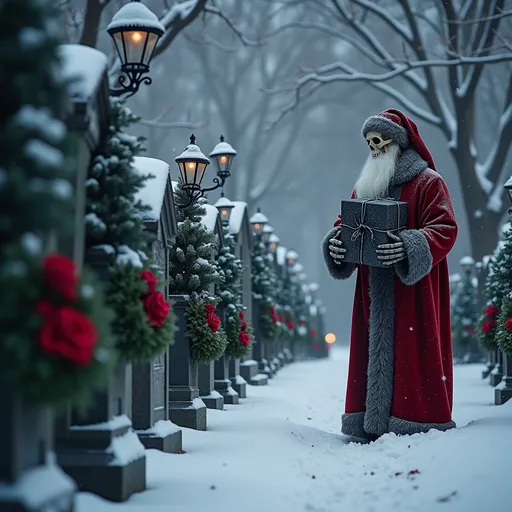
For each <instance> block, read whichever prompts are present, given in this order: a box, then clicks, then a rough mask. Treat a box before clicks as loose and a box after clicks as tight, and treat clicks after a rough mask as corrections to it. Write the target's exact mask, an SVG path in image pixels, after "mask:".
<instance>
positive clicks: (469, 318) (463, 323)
mask: <svg viewBox="0 0 512 512" xmlns="http://www.w3.org/2000/svg"><path fill="white" fill-rule="evenodd" d="M456 290H457V291H456V293H455V296H454V297H453V299H454V300H453V303H452V333H453V345H454V349H455V353H456V354H457V355H459V357H461V358H462V357H464V355H465V353H466V351H467V349H468V348H469V346H470V344H471V339H474V336H476V332H475V331H476V322H477V320H478V311H477V303H478V299H477V287H476V283H475V281H474V279H473V277H472V276H471V274H470V273H465V274H464V276H463V278H462V280H461V281H460V282H459V283H458V286H457V287H456Z"/></svg>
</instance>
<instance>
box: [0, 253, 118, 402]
mask: <svg viewBox="0 0 512 512" xmlns="http://www.w3.org/2000/svg"><path fill="white" fill-rule="evenodd" d="M13 256H14V255H13ZM18 256H19V257H18V259H17V260H14V259H13V258H10V259H12V260H13V261H16V264H17V265H18V266H19V268H23V270H24V271H23V272H22V273H20V272H4V273H2V272H0V283H1V287H2V289H3V290H9V293H8V294H5V293H4V294H1V296H0V325H1V326H2V344H1V347H0V367H1V372H2V374H3V375H4V376H5V378H6V379H7V380H9V381H12V382H13V383H14V385H15V387H16V388H17V389H19V390H20V392H21V394H22V396H24V397H25V398H26V399H27V400H28V401H29V402H31V403H34V404H39V405H50V406H52V407H54V408H56V409H60V408H62V407H64V406H66V405H68V404H71V405H73V406H74V407H76V408H77V409H78V410H79V411H81V410H84V408H86V407H87V406H88V405H89V404H90V400H91V398H92V396H93V393H94V391H95V390H97V389H100V388H101V387H102V386H103V385H104V383H105V382H106V379H107V375H108V372H109V369H110V366H111V365H112V364H113V363H114V359H115V356H114V351H113V350H112V347H111V345H110V343H111V336H110V331H109V323H110V315H109V311H108V309H107V308H105V305H104V303H103V294H102V293H101V292H100V291H99V290H101V286H99V284H98V282H97V281H96V280H95V278H94V276H93V275H92V274H90V273H88V272H85V271H84V272H83V273H82V277H81V279H78V278H77V277H76V269H75V265H74V263H73V261H71V260H70V259H68V258H66V257H64V256H61V255H58V254H49V255H47V256H46V257H45V258H44V259H43V260H42V262H40V261H38V260H37V259H35V258H27V257H25V258H24V257H23V256H20V255H18ZM8 259H9V258H8Z"/></svg>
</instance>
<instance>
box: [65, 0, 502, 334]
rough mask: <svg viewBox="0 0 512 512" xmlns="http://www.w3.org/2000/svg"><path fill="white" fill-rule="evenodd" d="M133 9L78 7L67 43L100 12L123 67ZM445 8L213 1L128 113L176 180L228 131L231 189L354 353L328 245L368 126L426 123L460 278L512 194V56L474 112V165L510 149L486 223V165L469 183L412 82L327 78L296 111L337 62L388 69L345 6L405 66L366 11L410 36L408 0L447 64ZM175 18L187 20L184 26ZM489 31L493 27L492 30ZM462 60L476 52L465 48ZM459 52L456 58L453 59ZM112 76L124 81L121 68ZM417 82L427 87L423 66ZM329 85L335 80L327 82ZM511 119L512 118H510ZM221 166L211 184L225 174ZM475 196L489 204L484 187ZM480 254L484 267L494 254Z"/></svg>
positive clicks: (348, 301)
mask: <svg viewBox="0 0 512 512" xmlns="http://www.w3.org/2000/svg"><path fill="white" fill-rule="evenodd" d="M124 3H125V2H121V1H116V0H110V1H109V0H106V2H105V0H103V1H102V0H89V2H87V1H86V0H70V1H66V2H65V4H66V6H67V12H68V18H67V20H66V30H67V38H68V42H71V43H74V42H80V41H82V42H83V40H81V38H83V36H84V35H83V26H84V23H86V21H87V20H86V17H87V16H91V15H92V14H94V13H92V14H91V12H92V11H91V9H92V8H93V7H95V6H96V7H97V8H98V9H100V8H101V14H100V15H99V18H98V19H99V24H98V27H97V34H96V36H97V37H93V38H92V39H93V40H92V44H91V45H92V46H94V45H95V46H97V47H98V48H99V49H100V50H102V51H104V52H105V53H106V54H107V55H111V58H112V63H113V64H114V61H115V55H114V49H113V46H112V41H111V39H110V36H109V35H108V34H107V33H106V31H105V27H106V25H107V24H108V22H109V21H110V20H111V18H112V16H113V14H114V13H115V12H116V11H117V10H118V9H119V8H120V7H121V6H122V5H123V4H124ZM144 3H145V4H146V5H147V6H148V7H149V8H150V9H151V10H152V11H153V12H154V13H155V14H157V15H158V16H159V17H160V18H162V17H164V16H166V15H169V13H170V12H171V11H172V9H173V8H174V9H175V8H176V6H178V7H179V6H180V5H181V8H182V9H183V10H186V9H191V8H193V7H194V5H193V2H191V0H187V1H184V2H173V1H171V0H168V1H166V0H146V1H145V2H144ZM441 3H442V2H438V1H436V0H426V1H425V0H417V1H416V0H409V1H408V2H402V1H386V0H383V1H375V2H364V1H362V0H358V1H349V2H342V1H339V2H336V1H330V0H324V1H321V0H275V1H273V0H218V1H217V2H205V5H209V6H210V10H207V9H205V10H203V11H202V12H201V13H200V14H199V15H197V16H196V17H195V19H194V20H193V22H191V23H189V24H187V26H185V27H183V29H182V30H181V28H182V27H180V30H181V31H180V32H179V33H178V34H177V36H176V37H175V38H174V39H173V40H172V42H171V43H170V44H168V46H167V47H166V48H165V49H164V50H163V51H161V52H160V53H159V54H158V55H156V56H155V58H154V60H153V62H152V64H151V72H150V76H151V78H152V80H153V84H152V85H150V86H142V88H141V89H140V91H139V92H138V93H137V94H136V95H135V96H134V97H133V98H131V99H129V100H128V106H129V107H130V108H131V109H132V110H133V112H134V113H135V114H137V115H138V116H140V117H141V118H142V121H141V124H140V125H139V126H138V134H140V135H144V136H145V137H147V139H148V141H147V149H148V150H147V153H146V156H150V157H153V158H159V159H162V160H165V161H166V162H168V163H169V164H170V165H171V173H172V176H173V179H175V180H176V179H177V177H178V168H177V166H176V164H175V163H174V158H175V157H176V156H177V155H178V154H179V153H181V151H182V150H183V149H184V147H185V146H186V145H187V144H188V142H189V137H190V134H191V133H194V134H195V135H196V137H197V143H198V145H199V146H200V147H201V149H202V151H203V152H204V153H205V154H208V153H209V152H210V151H211V150H212V149H213V147H214V145H215V144H216V143H217V142H218V140H219V137H220V135H221V134H223V135H224V136H225V138H226V141H227V142H229V143H230V144H231V145H232V146H233V147H234V148H235V149H236V150H237V152H238V155H237V157H236V159H235V161H234V164H233V170H232V176H231V177H230V178H229V180H228V182H227V185H226V187H225V193H226V196H227V197H229V198H230V199H232V200H243V201H246V202H247V203H248V204H249V208H250V211H251V212H254V211H256V209H257V208H258V207H260V208H261V211H262V212H263V213H264V214H265V215H266V216H267V217H268V218H269V220H270V224H271V225H272V226H273V227H274V228H275V232H276V234H277V235H278V236H279V237H280V239H281V243H282V245H284V246H285V247H287V248H289V249H294V250H295V251H297V252H298V253H299V255H300V262H301V263H302V264H303V265H304V267H305V272H306V273H307V274H308V278H309V280H310V281H314V282H317V283H318V284H319V285H320V292H319V296H320V298H321V299H322V300H323V302H324V304H325V306H326V308H327V315H326V328H327V331H332V332H334V333H336V336H337V338H338V342H341V343H347V342H348V339H349V331H350V321H351V312H352V300H353V288H354V279H351V280H349V281H346V282H338V281H334V280H333V279H332V278H330V277H329V275H328V274H327V271H326V270H325V268H324V263H323V259H322V256H321V251H320V243H321V240H322V238H323V236H324V235H325V233H326V232H327V231H328V230H329V229H330V228H331V227H332V224H333V222H334V220H335V219H336V216H337V215H338V213H339V210H340V201H341V200H342V199H344V198H347V197H349V196H350V194H351V192H352V186H353V184H354V182H355V180H356V178H357V175H358V173H359V170H360V168H361V166H362V164H363V163H364V160H365V159H366V157H367V155H368V149H367V145H366V142H365V140H364V139H363V137H362V136H361V127H362V125H363V122H364V121H365V119H366V118H367V117H369V116H370V115H375V114H378V113H379V112H381V111H383V110H385V109H386V108H390V107H395V108H400V109H401V110H404V111H405V112H406V113H407V114H408V115H411V117H412V118H413V120H415V121H416V123H417V124H418V126H419V129H420V132H421V135H422V137H423V139H424V141H425V143H426V145H427V147H428V148H429V149H430V151H431V152H432V154H433V157H434V160H435V163H436V166H437V168H438V171H439V172H440V173H441V175H442V176H443V177H444V179H445V180H446V182H447V184H448V187H449V190H450V192H451V195H452V199H453V203H454V207H455V212H456V216H457V220H458V223H459V228H460V230H459V237H458V240H457V243H456V245H455V247H454V249H453V250H452V252H451V254H450V256H449V264H450V270H451V271H452V272H455V271H458V270H459V265H458V262H459V260H460V258H461V257H463V256H464V255H466V254H469V253H471V252H473V253H475V248H476V246H477V245H478V243H476V242H477V241H478V236H481V237H482V241H483V240H484V238H485V237H486V240H488V242H486V243H485V244H484V245H485V252H486V253H488V252H489V249H488V248H489V247H491V246H493V244H494V245H495V242H496V238H497V233H498V230H499V222H500V221H501V220H502V219H503V214H504V212H505V210H506V207H507V206H508V205H507V204H502V203H500V201H503V196H502V195H501V189H500V188H499V187H501V185H502V184H503V182H504V180H505V179H506V178H508V176H509V175H510V173H511V172H512V171H511V170H510V168H509V163H510V156H509V152H508V148H509V146H510V138H511V137H512V133H511V134H510V136H507V137H503V139H499V137H498V136H497V134H498V132H499V130H500V126H501V128H503V126H502V125H503V122H504V121H506V122H509V121H510V119H508V118H504V117H503V113H504V112H506V111H507V108H508V109H509V110H511V109H512V107H510V102H511V100H512V87H511V85H510V83H511V64H510V62H507V61H506V60H504V61H503V62H497V63H493V64H492V65H485V66H481V67H482V69H481V70H480V69H479V73H480V74H481V76H480V77H479V82H478V86H477V88H476V90H475V94H474V97H472V99H471V101H470V102H469V105H470V108H471V110H472V116H471V124H472V126H471V129H472V130H473V133H474V135H475V136H474V140H473V141H472V145H471V153H472V154H473V156H475V155H476V156H475V158H476V159H477V160H478V161H479V162H480V163H483V162H485V159H486V158H487V156H488V155H489V154H492V151H493V148H494V149H496V148H501V151H502V153H503V152H504V153H505V154H504V157H503V158H502V159H501V160H500V162H499V167H500V169H499V172H498V173H497V175H496V176H495V179H494V186H495V189H496V190H498V196H496V195H494V196H493V198H494V203H492V204H490V209H491V210H493V209H494V210H493V212H492V216H491V217H489V218H490V220H489V222H487V223H485V222H484V221H485V219H486V218H487V217H486V216H485V215H483V216H482V213H481V211H482V207H481V204H480V203H479V204H476V199H475V204H473V203H472V202H471V201H472V199H471V200H466V205H465V204H464V201H463V191H464V188H466V189H467V188H468V187H475V179H474V174H475V169H474V168H472V167H476V164H475V165H473V164H471V165H469V164H468V166H467V167H468V168H467V175H466V174H464V172H465V167H464V165H462V164H461V162H460V160H459V162H458V164H459V165H458V166H457V158H459V157H456V156H454V153H453V150H452V151H450V147H449V144H448V140H447V136H446V131H444V132H443V129H442V128H441V127H436V126H433V125H432V124H429V123H427V122H425V121H424V120H422V119H421V118H418V116H415V115H414V112H411V110H410V109H408V108H405V106H404V104H400V103H399V102H398V101H397V98H396V94H401V95H403V98H405V101H406V102H408V103H409V104H410V105H411V107H412V108H414V107H417V108H419V109H422V111H423V110H424V111H427V112H428V111H429V106H428V104H427V103H426V102H425V99H424V98H423V97H422V96H421V94H418V91H417V90H416V89H415V87H414V84H413V83H412V81H410V80H406V79H404V75H401V76H397V77H396V78H394V79H392V80H390V81H387V82H386V84H387V85H388V86H390V87H391V88H392V89H393V91H394V92H395V97H393V96H392V95H390V93H389V90H388V91H386V90H383V88H381V87H379V86H377V87H375V86H374V85H375V84H374V85H372V84H369V83H366V82H365V81H363V80H357V81H356V80H354V81H332V80H327V81H325V83H320V82H313V83H312V84H311V86H309V87H306V88H305V89H304V90H303V91H302V93H301V99H300V101H299V102H298V105H297V106H293V105H294V103H295V97H296V96H295V90H296V84H297V80H299V79H300V78H301V77H303V76H305V75H307V74H308V73H311V72H313V73H314V72H315V71H317V70H322V69H325V66H328V65H330V64H332V63H335V62H342V63H344V65H345V69H341V71H343V72H344V73H346V69H347V68H346V66H350V68H354V69H357V70H358V71H363V72H365V73H369V74H372V73H382V69H381V68H382V63H381V65H380V66H379V63H378V62H376V60H378V59H380V58H381V57H379V55H378V54H377V53H378V52H374V49H372V48H371V46H370V47H368V44H367V41H366V42H365V41H364V38H361V32H360V31H358V30H357V26H355V25H353V24H352V25H351V22H348V21H347V20H346V19H345V20H344V19H343V17H342V16H340V14H339V12H337V11H336V9H335V5H336V4H338V5H346V9H347V10H346V14H347V13H348V17H351V16H353V18H351V19H352V20H353V23H359V24H360V26H362V27H363V28H365V29H367V30H369V31H370V32H371V34H372V35H373V37H374V38H375V39H376V40H377V41H379V42H380V43H381V44H382V46H383V48H384V50H385V51H386V52H388V53H389V54H390V55H392V56H393V58H396V59H397V62H399V61H400V60H402V61H403V60H405V59H407V60H408V59H411V60H414V55H412V54H411V51H410V50H408V49H407V48H405V46H404V43H403V37H402V36H401V34H400V33H399V32H398V31H397V30H396V29H394V28H393V26H392V25H390V24H389V23H387V22H386V18H385V17H382V16H379V15H378V14H375V12H373V11H371V10H368V9H366V8H365V7H364V6H365V5H366V4H374V5H375V6H376V7H378V8H382V9H386V12H387V13H390V17H391V19H393V20H396V21H397V22H398V24H399V26H406V25H407V21H408V20H407V14H408V12H407V10H404V9H403V8H402V7H403V6H402V7H401V6H400V4H405V5H406V6H408V7H409V8H410V12H409V14H410V15H412V16H413V18H414V20H415V23H416V24H417V27H418V28H419V32H420V36H421V38H422V40H423V42H424V46H425V47H424V48H423V49H424V50H426V51H427V52H428V56H429V58H432V59H434V58H439V57H438V56H441V57H443V58H445V57H446V55H447V51H446V47H447V46H449V43H447V41H446V38H445V37H444V36H443V32H442V25H443V21H442V19H443V18H442V17H443V16H444V14H443V6H440V4H441ZM449 3H450V4H452V6H453V7H454V9H458V11H460V17H461V18H463V17H464V16H466V17H467V18H468V19H469V18H471V16H472V17H473V18H477V17H478V16H479V15H480V14H482V15H483V14H485V13H486V12H487V11H486V9H492V8H494V7H495V6H496V5H498V4H499V5H500V10H499V11H497V12H499V13H503V12H508V11H507V9H509V10H510V8H511V5H512V2H506V1H502V2H499V1H494V0H489V1H487V0H481V1H480V0H475V1H470V2H468V1H466V2H463V1H460V2H459V1H454V2H449ZM491 4H492V6H491ZM87 8H88V9H89V11H87ZM215 9H217V11H215ZM176 12H177V11H176ZM182 14H184V15H187V12H185V11H182V12H181V13H179V15H180V16H181V15H182ZM176 19H177V21H176V23H178V24H179V23H180V19H179V17H178V18H176ZM488 23H490V22H488ZM484 25H485V23H484V21H482V22H481V23H475V22H473V23H471V22H468V23H467V24H465V25H464V24H461V25H458V26H459V28H460V27H463V28H462V29H461V40H462V41H463V42H464V44H466V43H467V44H471V43H472V42H473V43H474V41H475V40H476V38H477V37H479V34H478V30H479V27H480V31H482V30H483V28H485V27H484ZM486 26H487V25H486ZM354 27H355V29H354ZM440 27H441V29H440ZM464 27H466V28H467V30H466V28H464ZM446 28H447V31H448V32H449V29H450V28H451V25H449V24H447V25H446ZM491 29H493V27H489V30H491ZM499 30H500V32H499V34H500V37H499V38H498V37H496V39H494V41H493V50H492V51H489V52H487V54H492V52H494V51H502V52H503V50H504V49H505V51H508V48H509V47H508V41H509V40H510V39H509V34H510V17H508V16H505V15H504V16H503V19H501V20H500V27H499ZM480 37H482V36H480ZM358 41H359V42H360V43H361V44H363V43H366V44H367V46H366V47H367V48H369V50H368V51H367V52H366V53H367V55H366V56H364V55H363V53H364V52H363V53H361V51H358V50H357V45H358V44H359V43H358ZM89 42H90V43H91V41H89ZM452 49H453V48H452ZM416 50H418V48H416ZM459 50H460V53H464V52H463V48H459ZM368 52H369V53H368ZM372 52H373V53H375V57H376V59H374V58H373V55H372ZM448 55H449V56H450V58H456V56H454V55H453V54H451V53H449V52H448ZM478 55H483V52H481V53H480V54H478ZM460 68H461V69H460V70H459V71H457V72H459V73H462V74H464V73H465V72H466V71H467V69H466V68H469V66H464V65H461V66H460ZM112 69H113V71H112V78H113V79H114V78H115V71H116V70H115V66H114V65H113V68H112ZM429 69H430V68H429ZM339 72H340V69H335V70H334V71H332V73H331V75H332V74H336V73H339ZM431 72H432V74H433V76H434V78H435V80H436V82H435V94H437V95H438V96H439V98H442V99H443V101H444V102H445V103H446V105H445V107H446V108H448V109H449V110H450V109H451V110H452V111H453V112H455V113H456V109H455V108H452V107H451V106H450V105H451V102H452V101H453V98H454V94H455V92H456V91H455V90H454V87H456V86H455V85H454V78H453V75H452V74H451V72H450V69H448V68H443V67H433V68H431ZM411 73H412V72H411ZM415 73H417V76H419V77H422V71H421V70H419V71H417V72H416V71H415ZM323 76H329V72H327V73H324V74H323ZM443 108H444V107H443ZM284 111H286V113H285V114H284V113H283V112H284ZM500 116H502V117H501V122H502V125H500ZM509 118H512V115H510V113H509ZM458 120H459V121H460V123H459V133H460V129H461V128H464V123H466V124H468V123H469V121H468V120H467V119H463V120H461V119H460V118H459V119H458ZM456 121H457V119H456ZM511 124H512V123H511ZM507 127H508V125H507ZM510 131H512V128H510ZM500 135H501V136H503V134H502V133H500ZM497 143H498V144H497ZM452 149H453V148H452ZM479 152H480V154H481V155H482V156H481V157H479ZM460 158H463V157H460ZM212 167H213V166H212ZM212 167H211V168H210V169H209V172H208V171H207V174H206V177H205V181H204V184H205V185H206V186H208V185H209V183H210V182H211V179H212V177H213V175H214V171H213V168H212ZM457 169H458V170H457ZM461 169H462V170H461ZM466 176H467V178H466ZM481 186H482V189H484V192H485V193H486V194H487V196H488V197H489V198H490V197H491V196H492V191H491V189H490V188H489V189H488V190H485V186H486V185H485V183H483V182H482V183H481ZM474 192H475V193H477V192H478V193H479V194H480V195H482V193H481V191H474ZM475 197H477V196H475ZM478 197H480V196H478ZM217 198H218V194H217V193H215V194H211V195H210V196H209V197H208V199H209V201H210V202H211V203H214V202H215V201H216V199H217ZM481 201H484V199H481ZM497 201H498V203H497ZM489 203H491V200H490V199H489ZM481 217H482V218H483V219H484V220H483V221H482V223H481V224H478V223H477V224H475V222H477V221H476V220H475V219H478V218H481ZM470 224H471V225H470ZM489 226H491V228H489ZM476 229H481V230H482V232H481V233H480V234H479V235H478V236H476V235H475V233H474V231H475V230H476ZM489 231H491V232H492V233H491V234H489ZM471 232H473V236H472V237H471V236H470V234H471ZM472 249H473V250H472ZM482 250H483V249H482ZM476 252H477V254H474V255H475V256H476V257H477V258H479V257H481V256H482V255H483V254H481V253H478V251H476Z"/></svg>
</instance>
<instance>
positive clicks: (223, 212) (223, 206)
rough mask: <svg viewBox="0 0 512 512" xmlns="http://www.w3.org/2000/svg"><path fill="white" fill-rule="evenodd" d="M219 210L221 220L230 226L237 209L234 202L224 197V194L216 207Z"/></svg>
mask: <svg viewBox="0 0 512 512" xmlns="http://www.w3.org/2000/svg"><path fill="white" fill-rule="evenodd" d="M214 206H215V207H216V208H217V210H219V214H220V220H221V221H222V222H223V223H224V224H229V219H230V218H231V212H232V211H233V208H234V207H235V204H234V203H233V201H230V200H229V199H228V198H227V197H224V193H222V194H221V196H220V198H219V200H218V201H217V202H216V203H215V205H214Z"/></svg>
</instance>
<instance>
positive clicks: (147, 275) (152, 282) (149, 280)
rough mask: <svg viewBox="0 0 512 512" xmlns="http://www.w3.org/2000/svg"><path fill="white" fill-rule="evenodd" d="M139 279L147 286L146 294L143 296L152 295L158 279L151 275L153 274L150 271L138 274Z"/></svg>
mask: <svg viewBox="0 0 512 512" xmlns="http://www.w3.org/2000/svg"><path fill="white" fill-rule="evenodd" d="M140 278H141V279H142V280H143V281H146V284H147V285H148V289H147V292H146V293H145V294H144V295H146V294H148V293H153V292H154V291H155V290H156V285H157V284H158V279H157V277H156V276H155V274H153V272H151V270H143V271H142V272H141V273H140Z"/></svg>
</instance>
